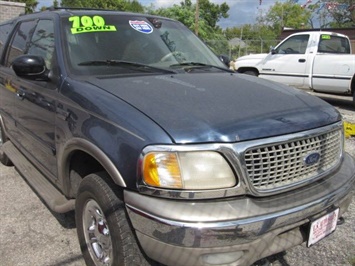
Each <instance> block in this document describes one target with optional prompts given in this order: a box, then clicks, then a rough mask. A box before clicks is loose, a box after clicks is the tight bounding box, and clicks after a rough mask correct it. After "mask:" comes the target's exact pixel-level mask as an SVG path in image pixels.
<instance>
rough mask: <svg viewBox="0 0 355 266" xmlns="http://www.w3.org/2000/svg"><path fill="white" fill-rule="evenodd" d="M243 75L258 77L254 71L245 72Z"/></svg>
mask: <svg viewBox="0 0 355 266" xmlns="http://www.w3.org/2000/svg"><path fill="white" fill-rule="evenodd" d="M243 74H246V75H250V76H255V77H257V76H258V73H256V71H254V70H247V71H244V72H243Z"/></svg>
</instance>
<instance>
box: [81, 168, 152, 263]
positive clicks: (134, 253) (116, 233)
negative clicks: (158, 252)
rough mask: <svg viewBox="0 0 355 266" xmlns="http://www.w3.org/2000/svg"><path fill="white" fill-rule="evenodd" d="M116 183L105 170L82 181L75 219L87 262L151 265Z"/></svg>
mask: <svg viewBox="0 0 355 266" xmlns="http://www.w3.org/2000/svg"><path fill="white" fill-rule="evenodd" d="M114 186H116V185H115V184H114V183H113V182H112V181H111V179H109V177H108V176H107V174H106V173H103V172H102V173H96V174H90V175H88V176H87V177H85V178H84V179H83V181H82V182H81V184H80V187H79V190H78V194H77V195H78V196H77V199H76V205H75V209H76V213H75V220H76V225H77V233H78V238H79V243H80V248H81V251H82V253H83V256H84V259H85V262H86V264H87V265H90V266H104V265H105V266H121V265H122V266H131V265H134V266H135V265H136V266H140V265H149V264H148V262H147V260H146V259H145V258H144V256H143V254H142V253H141V251H140V249H139V246H138V244H137V241H136V238H135V235H134V234H133V232H132V230H131V227H130V224H129V222H128V219H127V216H126V212H125V206H124V203H123V202H122V201H121V200H120V199H119V198H118V197H117V195H116V194H115V193H114V189H113V188H114Z"/></svg>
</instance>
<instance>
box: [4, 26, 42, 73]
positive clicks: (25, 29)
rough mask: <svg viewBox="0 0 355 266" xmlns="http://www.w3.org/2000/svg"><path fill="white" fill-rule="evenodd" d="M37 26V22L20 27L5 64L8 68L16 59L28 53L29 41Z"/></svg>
mask: <svg viewBox="0 0 355 266" xmlns="http://www.w3.org/2000/svg"><path fill="white" fill-rule="evenodd" d="M35 25H36V22H35V21H24V22H21V23H20V24H19V25H18V27H17V29H16V33H15V35H14V37H13V39H12V42H11V46H10V50H9V53H8V56H7V60H6V63H5V65H6V66H7V67H9V66H10V65H11V63H12V61H13V60H14V59H15V58H16V57H18V56H20V55H23V54H25V53H26V51H27V48H28V47H27V43H28V39H29V38H30V36H31V35H32V33H33V31H34V28H35Z"/></svg>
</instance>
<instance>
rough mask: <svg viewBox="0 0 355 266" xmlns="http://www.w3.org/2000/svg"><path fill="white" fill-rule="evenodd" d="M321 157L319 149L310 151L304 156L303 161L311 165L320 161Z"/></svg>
mask: <svg viewBox="0 0 355 266" xmlns="http://www.w3.org/2000/svg"><path fill="white" fill-rule="evenodd" d="M319 159H320V153H319V152H317V151H314V152H311V153H308V154H307V155H306V156H305V157H304V158H303V162H304V164H305V165H306V166H311V165H313V164H316V163H318V162H319Z"/></svg>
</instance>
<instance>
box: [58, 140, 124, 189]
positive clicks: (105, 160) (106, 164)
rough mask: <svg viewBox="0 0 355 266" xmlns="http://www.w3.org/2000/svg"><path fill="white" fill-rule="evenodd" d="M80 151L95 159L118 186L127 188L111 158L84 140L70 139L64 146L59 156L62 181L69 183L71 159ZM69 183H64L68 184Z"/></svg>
mask: <svg viewBox="0 0 355 266" xmlns="http://www.w3.org/2000/svg"><path fill="white" fill-rule="evenodd" d="M78 150H79V151H82V152H85V153H87V154H89V155H90V156H92V157H93V158H95V159H96V160H97V161H98V162H99V163H100V164H101V165H102V167H103V168H104V169H105V170H106V171H107V173H108V174H109V175H110V176H111V178H112V179H113V181H114V182H115V183H116V184H117V185H119V186H121V187H126V182H125V181H124V179H123V177H122V175H121V173H120V172H119V171H118V169H117V168H116V166H115V165H114V164H113V163H112V161H111V160H110V158H109V157H108V156H107V155H106V154H105V153H104V152H103V151H102V150H101V149H100V148H98V147H97V146H95V145H94V144H93V143H91V142H90V141H88V140H85V139H82V138H73V139H70V140H69V141H68V142H67V143H66V144H65V145H64V147H63V150H62V153H61V154H60V156H59V165H60V166H61V167H60V169H59V176H60V177H59V178H60V180H67V182H69V178H68V177H69V168H70V157H71V155H72V154H73V153H74V152H75V151H78ZM67 182H64V183H65V184H66V183H67ZM67 185H68V184H67Z"/></svg>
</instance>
